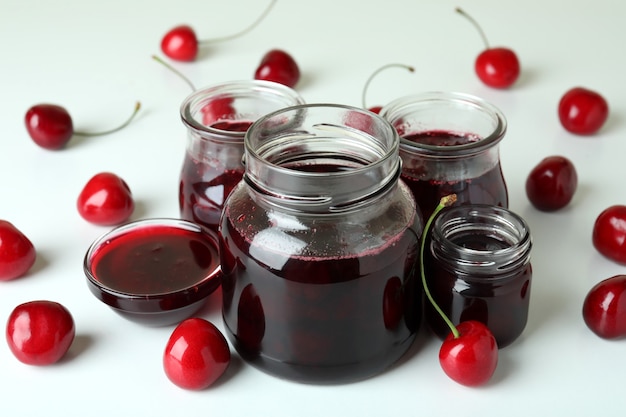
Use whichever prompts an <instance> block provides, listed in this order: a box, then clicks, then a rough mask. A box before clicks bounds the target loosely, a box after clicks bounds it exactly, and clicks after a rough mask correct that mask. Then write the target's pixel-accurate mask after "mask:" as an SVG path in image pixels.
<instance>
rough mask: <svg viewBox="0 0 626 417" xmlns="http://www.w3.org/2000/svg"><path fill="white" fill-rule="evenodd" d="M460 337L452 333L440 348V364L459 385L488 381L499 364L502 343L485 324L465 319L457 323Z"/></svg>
mask: <svg viewBox="0 0 626 417" xmlns="http://www.w3.org/2000/svg"><path fill="white" fill-rule="evenodd" d="M456 328H457V330H458V332H459V336H455V335H454V334H453V333H450V334H449V335H448V336H447V337H446V339H445V340H444V341H443V344H442V345H441V349H440V350H439V363H440V364H441V367H442V368H443V370H444V372H445V373H446V375H448V376H449V377H450V378H452V379H453V380H454V381H456V382H458V383H459V384H462V385H466V386H469V387H475V386H479V385H483V384H485V383H486V382H487V381H489V379H491V376H492V375H493V373H494V372H495V370H496V367H497V365H498V344H497V343H496V338H495V337H494V336H493V334H492V333H491V331H490V330H489V328H488V327H487V326H485V325H484V324H483V323H481V322H479V321H475V320H470V321H465V322H462V323H460V324H458V325H457V326H456Z"/></svg>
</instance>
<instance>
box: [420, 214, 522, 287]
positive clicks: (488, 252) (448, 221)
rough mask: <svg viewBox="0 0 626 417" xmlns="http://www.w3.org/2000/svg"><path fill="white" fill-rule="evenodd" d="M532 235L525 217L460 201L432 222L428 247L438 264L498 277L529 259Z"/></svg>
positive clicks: (472, 275) (469, 275) (459, 271)
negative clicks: (460, 202)
mask: <svg viewBox="0 0 626 417" xmlns="http://www.w3.org/2000/svg"><path fill="white" fill-rule="evenodd" d="M531 247H532V239H531V236H530V230H529V228H528V225H527V223H526V221H525V220H524V219H523V218H521V217H520V216H519V215H517V214H515V213H513V212H511V211H510V210H508V209H504V208H501V207H496V206H490V205H460V206H455V207H451V208H448V209H444V210H442V211H441V213H440V214H439V216H438V217H437V218H436V219H435V221H434V222H433V229H432V234H431V244H430V250H431V253H432V255H433V257H434V259H435V262H437V263H438V264H439V265H442V266H443V267H445V268H446V269H448V270H451V271H453V272H455V273H457V274H460V275H463V276H464V277H465V278H466V279H469V280H471V279H472V278H480V279H485V278H489V279H493V280H497V279H502V278H506V277H508V276H511V275H512V274H515V273H517V272H519V271H520V270H522V269H523V268H524V267H525V266H526V265H527V264H528V263H529V262H530V252H531Z"/></svg>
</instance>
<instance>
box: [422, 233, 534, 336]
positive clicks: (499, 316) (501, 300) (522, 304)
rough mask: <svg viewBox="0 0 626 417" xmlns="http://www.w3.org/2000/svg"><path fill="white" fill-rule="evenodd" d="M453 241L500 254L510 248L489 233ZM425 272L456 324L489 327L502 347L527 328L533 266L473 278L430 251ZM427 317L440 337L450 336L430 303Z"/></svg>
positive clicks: (466, 235)
mask: <svg viewBox="0 0 626 417" xmlns="http://www.w3.org/2000/svg"><path fill="white" fill-rule="evenodd" d="M451 242H452V243H454V244H456V245H459V246H462V247H465V248H468V249H474V250H478V251H496V250H499V249H504V248H506V247H508V246H509V245H508V244H507V243H505V242H503V241H502V240H499V239H498V238H496V237H493V236H488V235H485V234H469V233H468V234H461V235H459V236H458V237H455V238H453V239H451ZM429 243H430V242H429ZM424 271H425V273H426V279H427V284H428V288H429V289H430V292H431V294H432V296H433V298H434V299H435V300H436V301H437V304H438V305H439V307H440V308H441V309H442V310H443V312H444V313H445V314H446V315H447V316H448V318H450V320H451V321H452V323H454V324H455V325H456V324H459V323H460V322H462V321H467V320H477V321H480V322H482V323H484V324H486V325H487V326H488V327H489V329H490V330H491V331H492V333H493V334H494V336H495V338H496V341H497V342H498V347H499V348H502V347H505V346H507V345H509V344H511V343H512V342H513V341H514V340H515V339H517V338H518V337H519V335H520V334H521V333H522V331H523V330H524V328H525V327H526V322H527V318H528V306H529V301H530V283H531V277H532V267H531V264H530V263H525V264H523V265H521V266H520V268H518V269H516V270H514V271H511V272H510V273H508V274H505V275H471V276H470V275H467V274H465V273H462V272H460V271H459V270H454V268H451V267H450V265H449V264H448V263H446V262H442V261H441V260H437V259H435V258H434V257H433V256H432V253H431V252H430V251H427V254H426V257H425V264H424ZM424 317H425V319H426V322H427V323H428V324H429V326H430V327H431V329H432V330H433V331H434V332H435V334H437V335H438V336H439V337H440V338H442V339H443V338H445V337H446V336H447V335H448V334H449V333H450V328H449V327H448V326H447V325H446V323H445V322H444V321H443V319H442V318H441V316H440V315H439V313H437V311H435V309H434V308H433V307H432V305H431V304H430V303H426V304H425V308H424Z"/></svg>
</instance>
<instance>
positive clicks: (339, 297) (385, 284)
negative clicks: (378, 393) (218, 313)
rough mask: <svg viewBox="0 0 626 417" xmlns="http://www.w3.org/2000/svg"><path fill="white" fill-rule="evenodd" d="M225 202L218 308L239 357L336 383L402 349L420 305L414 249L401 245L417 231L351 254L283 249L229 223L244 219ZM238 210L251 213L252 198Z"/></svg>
mask: <svg viewBox="0 0 626 417" xmlns="http://www.w3.org/2000/svg"><path fill="white" fill-rule="evenodd" d="M226 210H227V213H225V216H224V218H225V220H223V223H222V229H221V233H220V251H221V261H222V270H223V271H224V272H225V276H224V278H223V281H222V282H223V283H222V291H223V315H224V323H225V326H226V330H227V332H226V333H227V334H228V336H229V337H230V338H231V341H232V342H233V344H234V346H235V347H236V349H237V351H238V352H239V353H240V355H242V357H243V358H244V359H246V360H247V361H249V362H250V363H252V364H253V365H255V366H258V367H260V368H261V369H263V370H265V371H266V372H269V373H271V374H275V375H277V376H280V377H285V378H288V379H292V380H297V381H301V382H313V383H340V382H345V381H349V380H356V379H362V378H365V377H368V376H371V375H373V374H376V373H379V372H381V371H383V370H384V369H385V368H387V367H388V366H389V365H391V364H392V363H393V362H395V361H396V360H397V359H398V358H399V357H400V356H401V355H402V354H403V353H404V352H405V351H406V349H407V348H408V346H409V344H410V343H411V342H412V341H413V339H414V336H415V331H416V329H417V328H418V327H419V324H420V320H421V308H422V307H421V306H422V304H421V297H420V296H419V294H420V292H419V286H418V285H419V282H418V281H416V280H417V279H419V274H416V271H415V270H414V268H415V267H414V265H415V261H416V256H417V253H416V251H407V247H411V246H413V247H416V241H417V240H419V236H417V237H416V234H415V232H413V231H412V230H410V229H408V230H405V231H404V232H402V233H400V234H399V235H396V236H389V237H388V240H387V243H386V244H384V245H382V246H381V247H380V248H378V249H376V250H373V251H369V252H365V253H360V254H359V255H358V256H346V257H332V256H329V257H314V256H311V257H310V256H306V255H298V256H290V255H288V254H286V253H278V252H277V251H275V250H272V249H269V248H267V247H266V246H264V245H262V244H259V243H256V242H255V243H251V242H250V240H249V239H248V238H246V237H245V236H242V234H245V231H244V232H242V233H240V232H239V230H238V229H237V228H236V227H234V224H233V223H237V222H238V221H242V219H241V218H240V219H230V216H229V215H228V208H226ZM245 211H246V212H250V213H251V214H250V215H251V216H255V213H254V212H255V210H253V207H250V210H245ZM257 215H259V213H258V210H257ZM262 217H263V216H260V215H259V217H258V218H257V220H256V221H261V220H258V219H260V218H262ZM267 220H268V219H265V220H263V221H267ZM372 227H375V225H372ZM259 229H260V230H264V227H261V226H259ZM294 239H297V236H294ZM307 239H314V240H316V241H321V242H324V241H328V242H331V241H333V240H336V234H335V233H334V228H333V226H332V225H329V224H328V223H326V225H324V223H321V224H320V225H319V227H318V228H317V229H316V231H315V234H314V235H313V236H312V237H311V236H308V238H307ZM408 252H409V253H408ZM287 253H289V252H287Z"/></svg>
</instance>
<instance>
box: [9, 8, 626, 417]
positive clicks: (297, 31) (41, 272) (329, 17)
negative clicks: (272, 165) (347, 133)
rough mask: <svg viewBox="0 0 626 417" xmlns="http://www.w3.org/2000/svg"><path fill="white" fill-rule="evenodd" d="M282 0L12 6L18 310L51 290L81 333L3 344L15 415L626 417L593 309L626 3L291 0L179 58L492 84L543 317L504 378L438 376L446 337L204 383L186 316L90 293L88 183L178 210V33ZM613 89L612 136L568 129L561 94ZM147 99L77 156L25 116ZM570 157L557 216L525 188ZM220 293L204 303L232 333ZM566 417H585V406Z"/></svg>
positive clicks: (400, 86)
mask: <svg viewBox="0 0 626 417" xmlns="http://www.w3.org/2000/svg"><path fill="white" fill-rule="evenodd" d="M266 4H267V2H266V1H259V0H257V1H252V0H229V1H223V0H221V1H217V0H202V1H195V2H191V1H164V0H151V1H122V0H111V1H98V2H95V1H94V2H90V1H84V0H58V1H49V2H44V1H36V0H0V46H1V47H0V53H1V54H2V57H1V61H0V62H1V63H0V97H1V99H0V218H2V219H5V220H8V221H10V222H12V223H13V224H14V225H16V226H17V227H18V228H19V229H21V230H22V231H23V232H24V233H25V234H26V235H27V236H29V238H30V239H31V240H32V241H33V243H34V244H35V246H36V248H37V251H38V261H37V263H36V264H35V266H34V268H33V269H32V270H31V272H30V273H29V274H28V275H27V276H25V277H23V278H20V279H17V280H14V281H11V282H0V284H1V285H0V321H3V320H6V319H3V318H6V317H8V315H9V313H10V311H11V310H12V309H13V308H14V307H15V306H16V305H17V304H19V303H22V302H25V301H30V300H34V299H50V300H55V301H59V302H61V303H63V304H64V305H65V306H66V307H67V308H68V309H69V310H70V311H71V312H72V314H73V316H74V319H75V321H76V329H77V335H76V339H75V341H74V344H73V345H72V348H71V349H70V352H69V353H68V355H67V357H66V358H65V359H64V360H62V362H61V363H58V364H56V365H54V366H49V367H31V366H27V365H24V364H22V363H20V362H18V361H17V360H16V359H15V358H14V357H13V356H12V354H11V353H10V351H9V349H8V347H7V345H6V343H5V342H4V340H2V341H0V398H1V399H0V414H2V415H5V416H8V415H15V416H17V415H33V416H35V415H36V416H42V415H67V416H76V415H85V414H87V415H91V416H99V415H108V416H112V415H122V416H132V415H142V416H148V415H153V416H174V415H211V416H230V415H233V416H244V415H245V416H250V415H255V416H256V415H260V416H266V415H267V416H269V415H272V416H314V415H315V416H320V415H323V416H338V415H343V416H370V415H376V416H382V415H385V416H387V415H397V416H411V415H422V416H435V415H463V416H482V417H487V416H501V415H507V416H522V415H524V416H527V415H549V414H550V413H553V412H556V411H559V412H561V411H562V412H564V414H563V415H568V416H579V415H580V416H589V415H597V414H598V413H599V412H601V413H602V414H603V415H604V416H618V415H620V416H623V415H624V412H625V411H626V403H624V401H623V395H624V374H626V355H625V354H624V349H626V345H625V343H626V341H605V340H601V339H599V338H598V337H596V336H595V335H594V334H592V333H591V332H590V331H589V330H588V329H587V328H586V327H585V324H584V322H583V320H582V316H581V306H582V302H583V299H584V296H585V294H586V293H587V291H588V290H589V289H590V288H591V286H592V285H593V284H595V283H596V282H598V281H600V280H601V279H604V278H607V277H609V276H612V275H614V274H618V273H624V272H626V269H625V268H624V267H623V266H619V265H617V264H615V263H613V262H611V261H609V260H608V259H605V258H603V257H602V256H601V255H599V254H598V253H597V252H596V251H595V249H594V248H593V246H592V244H591V231H592V226H593V222H594V220H595V218H596V217H597V215H598V214H599V213H600V212H601V211H602V210H603V209H604V208H606V207H608V206H610V205H612V204H626V195H625V191H626V189H625V186H624V177H625V176H626V164H624V155H626V125H625V123H624V121H625V117H624V114H625V113H626V83H625V82H624V74H625V73H626V68H625V66H626V55H625V54H624V41H625V40H626V27H625V26H624V16H625V14H626V5H625V4H626V3H624V2H623V1H621V0H595V1H580V0H573V1H572V0H568V1H566V0H550V1H547V0H541V1H539V0H525V1H519V0H516V1H499V2H494V1H484V0H483V1H481V0H467V1H460V2H454V1H451V0H420V1H416V0H389V1H369V0H368V1H363V0H349V1H345V0H340V1H337V0H315V1H312V0H309V1H289V0H279V1H278V3H277V4H276V5H275V7H274V9H273V10H272V12H271V13H270V14H269V15H268V16H267V18H266V20H265V21H264V22H263V23H261V24H260V25H259V26H258V27H257V28H256V29H255V30H254V31H253V32H251V33H249V34H248V35H246V36H244V37H243V38H240V39H238V40H233V41H228V42H224V43H221V44H216V45H214V46H213V47H211V48H209V49H207V50H206V51H205V52H204V53H203V54H202V56H201V57H200V59H199V60H198V61H197V62H194V63H189V64H178V63H177V64H175V66H176V67H177V68H178V69H179V70H180V71H182V72H184V73H185V74H187V75H188V77H189V78H191V80H192V81H193V82H194V83H195V84H196V86H199V87H200V86H204V85H209V84H213V83H218V82H222V81H230V80H236V79H248V78H251V77H252V75H253V73H254V69H255V68H256V65H257V63H258V61H259V60H260V58H261V56H262V55H263V54H264V53H265V52H266V51H268V50H269V49H271V48H274V47H279V48H283V49H285V50H287V51H289V52H290V53H291V54H292V55H293V56H294V57H295V59H296V60H297V61H298V63H299V64H300V67H301V70H302V73H303V76H302V79H301V81H300V83H299V84H298V86H297V90H298V91H299V92H300V93H301V94H302V96H303V97H304V98H305V100H306V101H307V102H309V103H313V102H338V103H343V104H352V105H357V106H359V105H361V89H362V87H363V85H364V83H365V80H366V79H367V77H368V76H369V75H370V74H371V73H372V72H373V71H374V70H375V69H377V68H378V67H380V66H382V65H384V64H387V63H392V62H402V63H405V64H410V65H414V66H415V67H416V73H414V74H410V73H408V72H405V71H404V70H401V69H390V70H389V71H388V72H386V73H383V74H381V75H380V76H379V78H377V79H376V81H375V82H374V83H373V84H372V87H371V89H370V92H369V95H368V101H369V102H368V103H367V104H368V105H373V104H383V103H384V102H386V101H389V100H391V99H393V98H396V97H398V96H400V95H405V94H409V93H418V92H423V91H429V90H455V91H462V92H466V93H471V94H475V95H478V96H481V97H483V98H485V99H487V100H488V101H491V102H492V103H494V104H495V105H497V106H498V107H500V108H501V109H502V111H503V112H504V113H505V115H506V117H507V119H508V121H509V130H508V133H507V135H506V137H505V139H504V141H503V142H502V146H501V154H502V165H503V169H504V174H505V177H506V180H507V182H508V186H509V192H510V208H511V209H512V210H514V211H516V212H518V213H519V214H521V215H522V216H523V217H524V218H526V220H527V221H528V222H529V224H530V226H531V229H532V233H533V236H534V242H535V246H534V249H533V265H534V277H533V287H532V296H531V306H530V316H529V322H528V326H527V328H526V330H525V332H524V333H523V335H522V336H521V337H520V338H519V339H518V340H517V341H516V342H515V343H514V344H513V345H511V346H509V347H507V348H505V349H503V350H501V351H500V363H499V366H498V369H497V371H496V373H495V375H494V378H493V380H492V381H491V382H490V383H489V384H488V385H487V386H485V387H482V388H478V389H470V388H466V387H462V386H460V385H457V384H456V383H454V382H453V381H452V380H450V379H448V378H447V377H446V376H445V375H444V374H443V371H442V370H441V369H440V367H439V363H438V360H437V352H438V348H439V345H440V342H439V341H438V340H436V339H434V337H431V336H430V335H429V334H428V332H426V331H423V332H422V333H421V334H420V335H419V338H418V340H417V341H416V343H415V345H414V348H413V349H412V350H411V351H410V352H409V353H408V354H407V355H406V356H405V357H404V358H403V360H402V361H401V363H399V364H398V365H397V366H395V367H393V368H392V369H390V370H389V371H388V372H385V373H384V374H382V375H379V376H377V377H374V378H372V379H369V380H367V381H363V382H359V383H353V384H348V385H342V386H332V387H327V386H308V385H300V384H297V383H292V382H287V381H282V380H279V379H276V378H274V377H270V376H267V375H265V374H263V373H261V372H260V371H258V370H256V369H254V368H252V367H250V366H247V365H245V364H243V363H242V362H241V361H240V360H239V359H238V358H237V355H236V354H234V358H233V363H232V365H231V367H230V368H229V370H228V372H227V373H226V375H225V376H224V377H223V379H222V380H221V381H220V382H219V383H218V384H217V385H215V386H213V387H212V388H210V389H207V390H204V391H200V392H189V391H185V390H182V389H179V388H178V387H176V386H174V385H173V384H172V383H170V381H169V380H168V379H167V378H166V376H165V374H164V372H163V369H162V366H161V355H162V352H163V349H164V346H165V343H166V341H167V338H168V337H169V334H170V332H171V330H172V328H157V329H154V328H146V327H141V326H140V325H137V324H134V323H131V322H128V321H126V320H124V319H122V318H121V317H119V316H117V315H116V314H114V313H113V312H112V311H111V310H109V309H108V307H106V306H104V305H103V304H101V303H100V302H98V301H97V300H96V299H95V298H94V297H93V296H92V295H91V293H90V292H89V291H88V289H87V286H86V284H85V278H84V275H83V273H82V259H83V256H84V253H85V251H86V249H87V247H88V245H89V244H90V243H91V242H92V241H93V240H94V239H95V238H96V237H97V236H99V235H100V234H102V233H103V232H105V231H106V230H107V229H106V228H102V227H97V226H94V225H91V224H88V223H87V222H85V221H84V220H83V219H82V218H81V217H80V216H79V214H78V212H77V210H76V198H77V197H78V194H79V192H80V190H81V188H82V186H83V185H84V183H85V182H86V181H87V180H88V179H89V178H90V177H91V176H93V175H94V174H96V173H98V172H101V171H112V172H115V173H117V174H118V175H120V176H121V177H123V178H124V179H125V180H126V181H127V182H128V184H129V185H130V187H131V189H132V191H133V194H134V197H135V199H136V202H137V209H136V212H135V214H134V215H133V219H138V218H143V217H162V216H165V217H176V216H178V204H177V190H178V175H179V170H180V167H181V163H182V158H183V154H184V147H185V135H186V131H185V128H184V127H183V125H182V123H181V122H180V118H179V114H178V110H179V105H180V103H181V102H182V100H183V99H184V98H185V96H186V95H187V94H189V93H190V92H191V91H190V89H189V87H188V86H187V85H186V84H185V83H184V82H182V81H181V80H180V79H178V78H176V76H175V75H173V74H172V73H170V72H168V71H167V70H166V69H165V68H164V67H162V66H160V65H159V64H157V63H156V62H154V61H153V60H152V59H151V58H150V56H151V54H155V53H157V54H161V53H160V50H159V44H160V39H161V37H162V36H163V35H164V34H165V32H166V31H167V30H168V29H170V28H171V27H173V26H175V25H177V24H181V23H188V24H190V25H192V26H193V27H194V28H195V29H196V31H197V33H198V36H199V37H200V38H202V39H206V38H210V37H218V36H224V35H228V34H231V33H233V32H236V31H239V30H240V29H241V28H243V27H244V26H245V25H247V24H248V23H250V22H252V21H253V20H254V19H255V18H256V16H258V15H259V14H260V13H261V11H262V10H263V8H264V7H265V5H266ZM455 6H462V7H463V8H465V10H466V11H467V12H469V13H470V14H472V15H473V16H474V17H475V18H476V19H477V20H478V21H480V22H481V24H482V26H483V29H484V30H485V32H486V33H487V36H488V37H489V39H490V41H491V43H492V45H493V46H500V45H501V46H507V47H510V48H512V49H514V50H515V51H516V52H517V54H518V56H519V58H520V61H521V65H522V74H521V77H520V79H519V81H518V82H517V84H516V85H515V86H514V87H513V88H511V89H509V90H505V91H500V90H493V89H490V88H488V87H485V86H483V85H482V84H481V83H480V81H479V80H478V79H477V78H476V76H475V74H474V72H473V62H474V59H475V57H476V55H477V54H478V53H479V52H480V51H481V50H482V48H483V45H482V41H481V39H480V37H479V35H478V33H477V32H476V31H475V30H474V28H473V27H472V26H471V24H470V23H469V22H468V21H466V20H465V19H464V18H463V17H461V16H460V15H457V14H456V13H455V12H454V7H455ZM577 85H582V86H586V87H589V88H592V89H595V90H597V91H599V92H601V93H602V94H603V95H604V96H605V97H606V99H607V100H608V102H609V105H610V109H611V115H610V118H609V120H608V122H607V124H606V125H605V127H604V128H603V129H602V130H601V132H600V133H599V134H597V135H595V136H593V137H576V136H573V135H571V134H569V133H567V132H565V131H564V129H563V128H562V127H561V126H560V124H559V122H558V118H557V103H558V101H559V99H560V97H561V95H562V94H563V93H564V92H565V91H566V90H568V89H569V88H571V87H574V86H577ZM136 100H140V101H141V102H142V104H143V110H142V111H141V114H140V115H139V117H138V118H137V119H136V120H135V121H134V122H133V124H132V125H131V126H129V127H128V128H127V129H126V130H124V131H122V132H119V133H116V134H114V135H110V136H105V137H100V138H92V139H83V138H78V137H75V138H73V139H72V141H71V142H70V143H69V144H68V146H67V148H66V149H63V150H60V151H56V152H53V151H47V150H44V149H41V148H39V147H37V146H36V145H35V144H34V143H33V142H32V141H31V139H30V138H29V137H28V135H27V133H26V130H25V128H24V121H23V118H24V114H25V112H26V110H27V109H28V108H29V107H30V106H32V105H34V104H36V103H40V102H52V103H57V104H60V105H63V106H65V107H66V108H67V109H68V110H69V112H70V113H71V115H72V117H73V119H74V123H75V127H76V129H77V130H104V129H107V128H109V127H111V126H113V125H116V124H117V123H119V122H121V121H122V120H124V119H125V118H126V117H127V115H128V114H129V113H130V112H131V110H132V108H133V105H134V102H135V101H136ZM555 154H560V155H564V156H567V157H569V158H570V159H571V160H572V161H573V162H574V164H575V165H576V167H577V170H578V175H579V188H578V191H577V193H576V196H575V198H574V200H573V201H572V203H571V205H570V206H569V207H567V208H566V209H564V210H561V211H560V212H557V213H550V214H548V213H542V212H538V211H536V210H534V209H533V208H532V206H531V205H530V204H529V202H528V200H527V198H526V195H525V192H524V182H525V179H526V176H527V174H528V172H529V171H530V170H531V169H532V167H533V166H534V165H535V164H536V163H538V162H539V160H540V159H542V158H543V157H545V156H548V155H555ZM219 309H220V307H219V295H218V294H216V295H215V296H213V297H212V298H211V299H210V301H209V304H208V305H207V308H206V309H204V310H203V311H202V312H201V315H202V316H203V317H206V318H208V319H210V320H212V321H214V322H215V323H216V324H218V325H219V326H221V318H220V314H219ZM565 413H566V414H565Z"/></svg>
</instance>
